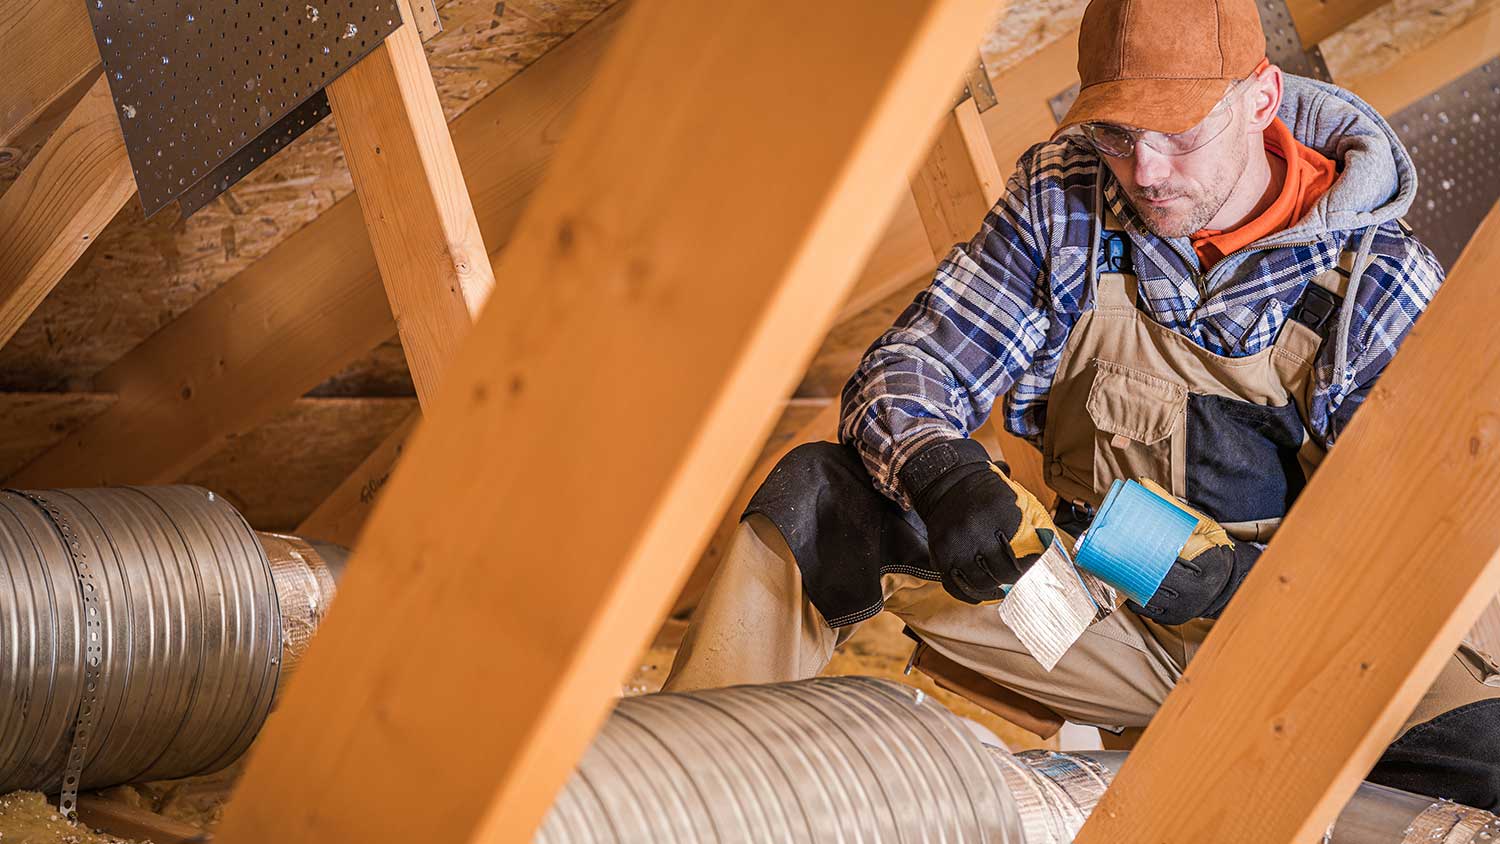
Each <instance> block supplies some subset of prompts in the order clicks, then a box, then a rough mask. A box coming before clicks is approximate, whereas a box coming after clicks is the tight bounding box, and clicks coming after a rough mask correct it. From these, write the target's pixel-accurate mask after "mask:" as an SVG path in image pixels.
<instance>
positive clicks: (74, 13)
mask: <svg viewBox="0 0 1500 844" xmlns="http://www.w3.org/2000/svg"><path fill="white" fill-rule="evenodd" d="M0 56H4V57H5V85H4V86H3V87H0V147H7V146H12V145H13V140H14V138H15V137H16V136H17V135H18V134H20V133H21V132H22V131H24V130H25V129H27V128H28V127H30V126H31V124H32V122H33V121H34V120H36V118H37V117H38V116H39V115H41V114H42V113H44V112H46V111H47V109H48V108H50V107H51V105H52V103H53V101H54V100H56V99H57V98H58V97H61V96H64V95H66V93H67V91H68V90H69V89H71V88H73V87H74V86H75V85H77V84H78V82H79V80H82V79H84V78H86V77H88V76H90V75H91V74H97V73H98V72H99V48H98V47H97V46H95V44H94V30H93V28H92V27H91V26H90V25H89V15H88V10H87V8H86V7H85V6H84V5H83V3H81V2H80V3H72V2H61V0H5V2H3V3H0Z"/></svg>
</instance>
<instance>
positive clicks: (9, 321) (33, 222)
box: [0, 75, 135, 346]
mask: <svg viewBox="0 0 1500 844" xmlns="http://www.w3.org/2000/svg"><path fill="white" fill-rule="evenodd" d="M134 195H135V177H134V176H133V175H132V173H131V169H130V159H129V157H128V156H127V155H126V154H125V141H124V138H122V137H121V136H120V122H119V118H118V117H117V116H116V115H115V106H114V102H113V101H112V100H111V99H110V97H109V85H108V84H107V83H106V82H105V80H104V77H103V76H102V75H100V76H99V78H98V79H97V80H95V81H94V83H93V85H92V86H91V87H90V88H89V89H88V92H87V93H86V94H84V96H83V99H81V100H80V101H79V102H78V105H77V106H76V107H75V108H74V109H73V111H72V113H71V114H69V115H68V116H67V118H66V119H64V120H63V122H62V125H61V126H59V127H58V129H57V131H56V132H54V133H53V134H52V137H51V138H49V139H48V140H47V144H46V146H44V147H43V148H42V151H41V152H40V153H38V154H37V156H36V158H34V159H33V160H32V162H31V164H30V165H28V166H27V168H26V170H25V172H23V173H22V174H21V178H20V179H19V180H17V181H16V183H15V184H14V185H12V186H11V188H10V190H8V191H6V192H5V194H4V196H0V346H4V345H5V343H6V342H7V341H9V340H10V338H11V337H12V336H14V335H15V333H16V331H17V330H18V329H19V328H20V327H21V324H22V323H24V322H25V321H26V318H27V317H29V316H31V313H32V311H34V310H36V307H37V305H40V304H41V303H42V300H43V299H45V298H46V297H47V294H48V293H50V292H52V288H53V287H54V286H55V285H56V284H57V282H58V281H59V280H61V279H62V277H63V275H64V274H65V273H67V271H68V269H69V268H71V267H72V266H73V263H74V262H75V261H77V260H78V258H79V257H80V256H81V255H83V252H84V250H85V249H87V248H88V246H89V244H90V243H92V242H93V240H94V238H95V237H97V236H98V235H99V232H100V231H102V230H103V229H104V227H105V225H107V224H108V223H109V221H110V220H112V219H114V216H115V214H116V213H118V212H119V210H120V209H121V208H123V207H124V206H125V203H126V202H128V201H129V200H130V197H132V196H134Z"/></svg>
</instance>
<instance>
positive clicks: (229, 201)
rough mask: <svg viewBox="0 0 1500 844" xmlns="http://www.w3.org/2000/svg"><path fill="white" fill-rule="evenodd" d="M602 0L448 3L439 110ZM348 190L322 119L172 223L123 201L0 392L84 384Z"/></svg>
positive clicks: (28, 336)
mask: <svg viewBox="0 0 1500 844" xmlns="http://www.w3.org/2000/svg"><path fill="white" fill-rule="evenodd" d="M610 5H611V2H610V0H566V2H549V1H548V0H512V2H498V3H497V2H495V0H450V2H448V3H447V4H446V5H445V6H444V7H443V10H442V16H443V19H444V25H445V29H444V31H443V33H442V34H441V35H439V36H438V37H436V38H434V39H433V40H432V41H431V42H429V43H428V45H427V48H428V56H429V62H430V63H431V65H432V71H433V77H434V80H435V81H436V84H437V86H438V91H439V94H440V97H441V99H442V101H443V105H444V110H445V111H446V112H447V113H448V114H449V116H450V118H451V117H452V116H453V115H456V114H458V113H461V112H462V111H464V110H465V109H466V108H468V106H470V105H472V104H473V103H474V102H475V101H477V100H478V99H479V98H481V97H483V96H484V95H485V94H487V93H489V92H490V91H491V90H493V89H494V88H495V87H496V86H498V85H500V84H501V83H503V82H504V81H505V80H507V79H509V78H510V77H511V76H513V75H514V74H515V73H516V72H517V71H519V70H520V69H521V68H523V67H525V66H526V65H527V64H529V63H531V62H532V61H534V60H535V59H536V58H537V57H538V56H540V55H541V54H542V53H544V52H546V51H547V50H548V49H550V48H552V47H553V46H555V45H557V44H558V43H560V42H561V41H562V40H563V39H564V38H566V37H567V36H568V35H570V34H572V33H573V32H574V31H575V30H577V29H578V28H579V27H581V26H582V25H583V24H584V23H586V22H588V21H589V20H591V19H592V18H593V17H594V16H595V15H597V14H598V13H599V12H601V11H603V10H604V9H606V8H608V7H609V6H610ZM351 190H352V186H351V183H350V181H349V175H348V171H347V169H346V168H345V166H344V163H343V155H342V153H341V151H340V150H339V145H338V139H337V136H336V135H335V132H334V127H333V125H332V121H325V122H324V123H323V124H320V125H319V126H318V127H316V128H315V129H313V130H312V131H310V132H308V133H307V134H306V135H304V136H303V137H302V138H300V139H298V140H297V141H296V142H295V143H293V144H292V145H291V146H290V147H288V148H287V149H286V150H284V151H283V152H281V153H280V154H279V155H277V156H276V157H275V158H273V159H272V160H271V161H270V162H268V163H267V164H266V166H264V167H261V168H260V169H258V170H257V171H256V172H255V173H254V174H252V175H251V176H250V177H248V178H246V179H245V180H244V181H243V182H241V183H240V184H239V185H237V186H235V187H234V188H233V189H232V190H230V191H229V192H228V193H227V194H225V195H224V196H223V197H221V198H220V199H219V200H218V201H216V202H214V203H212V204H210V205H209V206H208V207H206V208H204V209H203V210H201V211H199V212H198V213H197V214H196V215H194V216H193V217H192V218H191V219H189V220H187V221H183V220H181V219H179V218H178V216H177V213H176V211H175V209H174V210H169V211H164V212H162V213H161V214H159V215H157V216H156V217H155V218H153V219H152V220H151V221H150V222H145V221H143V220H142V219H141V213H140V206H139V203H136V202H132V203H131V204H130V205H129V206H127V208H126V210H125V211H124V212H122V213H121V214H120V216H119V217H118V218H116V220H115V221H114V222H113V223H112V224H111V225H110V226H109V227H107V228H106V229H105V231H104V233H103V234H102V235H101V236H100V237H99V239H98V241H97V242H96V244H95V246H94V247H93V248H92V249H90V250H89V252H88V253H87V254H86V255H85V256H84V259H83V260H82V261H80V262H79V264H78V266H76V267H75V268H74V269H73V271H72V272H71V273H69V274H68V276H67V277H65V278H64V279H63V280H62V282H61V283H59V285H58V286H57V289H56V290H54V291H53V293H52V295H51V296H49V297H48V298H47V300H46V301H45V302H43V303H42V305H41V307H40V308H39V309H38V310H37V312H36V313H35V314H34V315H33V316H32V318H31V319H30V320H29V321H28V322H27V323H26V324H25V325H24V326H23V327H22V328H21V330H20V332H18V333H17V334H16V336H15V338H14V339H13V340H12V341H11V342H10V343H9V344H8V345H7V346H6V347H5V348H4V349H3V350H0V389H12V390H51V389H58V388H61V387H64V386H67V385H68V384H69V383H70V381H71V382H74V383H76V382H77V381H78V380H79V379H87V378H89V377H91V376H92V375H93V374H94V373H95V372H97V371H99V370H100V369H101V368H103V367H104V366H106V365H108V364H110V363H112V362H114V361H115V360H116V359H117V358H119V357H120V356H121V355H123V354H124V353H125V352H127V351H129V350H130V349H131V348H132V347H134V346H135V345H136V344H137V343H139V342H140V341H141V340H143V339H145V338H146V337H147V336H149V335H150V334H151V333H152V332H154V331H155V330H156V329H157V328H159V327H161V326H162V325H163V324H165V323H166V322H168V321H170V320H171V319H173V318H174V317H176V316H177V315H178V314H180V313H181V312H182V311H184V310H185V309H187V308H188V307H189V306H191V305H192V304H193V303H195V302H196V301H197V300H198V299H200V298H201V297H202V296H203V295H204V294H206V293H208V292H209V291H211V290H213V289H214V288H216V287H218V286H219V285H220V284H223V283H224V282H225V281H226V280H228V279H229V278H231V277H232V276H233V275H234V274H235V273H237V272H239V271H240V270H242V269H244V268H245V267H246V266H248V265H249V264H250V263H251V262H252V261H254V260H255V259H256V258H259V257H260V256H261V255H264V254H265V253H266V252H267V251H268V250H269V249H270V248H271V247H272V246H274V245H276V244H277V243H279V242H280V241H281V240H282V239H283V238H285V237H286V236H287V235H289V234H290V233H292V232H293V231H296V230H297V229H298V228H300V227H302V226H303V225H305V224H306V223H307V222H308V221H309V220H311V219H313V218H314V217H315V216H317V215H318V214H319V213H321V212H322V211H324V210H326V209H327V208H328V207H329V206H331V205H332V204H333V203H334V202H335V201H337V200H338V199H340V198H342V197H343V196H345V195H347V194H348V193H349V192H350V191H351Z"/></svg>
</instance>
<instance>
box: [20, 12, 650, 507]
mask: <svg viewBox="0 0 1500 844" xmlns="http://www.w3.org/2000/svg"><path fill="white" fill-rule="evenodd" d="M620 16H621V15H620V12H619V11H617V10H613V9H612V10H610V11H608V12H605V13H603V14H602V15H600V16H599V18H597V19H596V20H594V21H593V22H591V23H589V24H588V25H587V26H585V27H584V28H583V29H582V30H580V31H579V32H578V33H577V34H575V35H574V36H573V37H571V38H569V39H568V40H567V41H564V42H563V43H562V44H561V45H560V46H558V47H557V48H556V49H554V50H552V51H551V52H549V53H548V54H547V55H545V56H543V57H542V58H541V59H539V60H538V61H537V62H535V63H534V64H533V65H532V66H530V67H528V68H526V70H524V71H522V72H521V73H519V74H517V75H516V77H515V78H513V79H512V80H511V81H509V82H508V83H506V84H505V85H503V86H501V87H500V88H498V89H497V90H496V91H495V92H493V93H491V94H490V95H489V96H487V97H485V98H484V99H483V100H481V101H480V102H479V103H477V104H475V105H474V106H472V107H471V108H470V109H469V110H467V111H465V112H464V113H463V114H462V115H460V116H459V117H458V118H457V119H456V120H454V121H453V124H452V126H451V127H450V128H451V131H452V133H453V142H454V147H455V149H456V150H457V153H458V158H459V161H460V162H461V163H462V164H463V167H464V173H465V177H466V182H467V184H468V188H469V192H470V196H471V197H472V199H473V203H474V209H475V212H476V214H477V216H478V218H479V222H480V227H481V236H482V237H483V239H484V242H485V243H486V244H488V245H489V246H490V248H492V249H497V250H498V249H500V248H501V247H503V246H504V245H505V243H506V241H507V240H509V237H510V233H511V230H512V229H513V228H514V226H515V222H516V219H517V217H519V215H520V213H521V209H522V208H523V207H524V206H525V203H526V200H527V198H528V197H529V195H530V192H531V190H532V188H533V187H534V186H535V184H536V183H537V181H538V180H539V179H540V173H541V170H542V167H543V166H544V164H545V162H546V161H547V159H548V157H549V156H550V154H551V151H552V148H553V147H554V146H555V144H556V143H557V139H558V138H557V136H558V124H559V123H561V122H564V121H565V120H566V119H567V116H568V115H569V114H570V113H571V110H572V107H573V104H574V102H575V101H576V99H577V97H578V96H579V94H581V92H582V91H583V89H584V88H585V86H586V85H587V83H588V81H589V79H590V78H591V77H592V74H593V70H594V63H595V62H596V61H597V58H598V56H599V54H600V53H601V52H602V51H603V49H604V45H605V44H607V43H608V40H609V37H610V35H611V34H612V33H613V32H614V29H615V28H616V26H617V25H618V22H619V19H620ZM395 333H396V326H395V323H394V322H393V321H392V319H391V310H390V306H389V305H388V303H387V299H386V294H385V291H384V290H383V289H382V287H381V282H380V277H379V271H378V269H377V265H376V259H375V254H374V251H373V250H372V249H371V247H370V241H369V238H368V236H367V235H366V233H365V226H364V221H363V219H362V217H361V212H360V209H359V207H358V201H357V200H356V199H355V198H354V197H348V198H346V199H344V200H342V201H340V202H338V203H337V204H335V205H334V206H333V207H332V208H330V209H329V210H328V211H326V212H324V213H323V214H322V215H320V216H319V217H318V218H317V219H315V220H314V221H313V222H311V223H309V224H308V225H306V226H304V227H303V228H302V229H300V230H298V231H297V232H296V233H294V234H293V235H291V236H290V237H288V238H287V239H286V240H284V241H282V242H281V243H280V244H278V245H277V246H276V247H275V248H274V249H272V250H271V251H270V252H269V253H267V254H266V255H265V256H264V257H262V258H261V259H260V260H258V261H257V262H256V263H254V264H252V265H251V266H250V267H248V268H247V269H245V270H244V271H243V272H241V273H240V274H239V275H237V276H235V277H234V278H233V279H231V280H230V281H229V282H227V283H226V284H224V285H223V286H222V287H220V288H219V289H218V290H215V291H214V292H213V293H211V294H209V295H208V296H205V297H204V298H203V300H202V301H200V302H199V303H198V304H197V305H194V306H193V307H192V308H191V309H189V310H188V311H187V312H186V313H184V314H183V315H182V316H181V317H179V318H178V319H176V320H174V321H173V322H171V323H169V324H168V325H167V326H165V327H164V328H162V329H161V330H160V331H158V332H157V333H156V334H154V335H152V336H151V337H150V338H149V339H147V340H146V341H145V342H144V343H142V344H141V345H140V346H138V347H137V348H136V349H134V350H133V351H131V352H130V353H129V354H127V355H125V356H124V357H123V358H121V359H120V360H119V361H117V362H116V363H114V364H113V365H111V366H109V367H107V368H106V369H105V370H104V371H103V372H101V373H100V374H99V376H97V377H96V379H95V383H96V385H97V386H98V388H99V389H102V390H109V391H113V392H116V393H118V394H119V401H118V402H117V403H116V404H115V406H114V407H113V408H111V409H110V411H109V412H107V413H105V414H104V415H102V416H100V417H98V418H96V419H95V420H93V421H92V422H91V423H89V424H88V425H86V426H84V427H83V428H81V429H79V430H78V431H75V432H73V433H72V434H70V435H69V437H68V438H67V439H66V440H64V441H63V442H62V443H61V444H60V445H59V446H58V447H56V448H54V449H53V450H51V451H49V452H48V453H46V454H44V455H42V456H41V457H39V458H37V460H35V461H33V462H32V463H31V464H30V465H28V466H27V467H26V468H24V469H23V470H21V472H19V473H17V474H16V475H15V476H13V477H12V478H11V479H9V480H10V481H11V482H13V483H19V484H28V485H33V486H93V485H98V484H107V483H165V482H170V481H172V480H174V479H176V478H178V477H180V476H181V475H182V473H183V472H185V471H186V470H188V469H190V468H191V467H192V466H193V465H195V464H196V463H198V462H199V461H201V460H203V459H204V458H206V457H207V456H209V455H210V454H212V453H214V452H215V451H217V450H218V449H219V448H220V447H221V446H222V445H223V443H224V442H225V441H226V440H227V439H228V438H229V437H230V436H232V435H234V434H237V433H243V432H245V431H248V430H250V429H252V428H254V427H255V426H256V425H257V424H259V423H260V422H263V421H264V420H266V419H267V418H269V417H270V416H271V415H272V414H274V413H275V412H276V411H277V410H278V409H280V408H282V407H285V406H286V405H287V404H289V403H290V402H292V401H293V400H294V399H296V398H297V397H298V396H300V395H302V394H304V393H306V392H307V391H308V390H311V389H312V388H313V387H315V386H317V384H318V383H320V382H321V381H322V380H323V379H324V378H326V377H328V376H329V375H331V374H333V373H335V372H337V371H339V369H341V368H343V367H344V366H347V365H348V364H349V363H351V362H353V361H354V360H355V359H356V358H357V357H358V356H359V355H361V354H364V353H365V352H367V351H369V350H370V349H371V348H374V347H375V346H376V345H377V344H379V343H380V342H382V341H383V340H385V339H387V338H389V337H390V336H391V335H393V334H395Z"/></svg>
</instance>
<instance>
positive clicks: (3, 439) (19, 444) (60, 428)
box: [0, 393, 115, 477]
mask: <svg viewBox="0 0 1500 844" xmlns="http://www.w3.org/2000/svg"><path fill="white" fill-rule="evenodd" d="M114 403H115V396H114V394H113V393H0V477H4V476H5V475H9V474H10V473H11V472H14V471H15V470H17V469H19V468H21V467H22V466H24V465H26V463H27V462H28V461H30V460H32V459H33V458H35V457H36V456H37V455H38V454H41V453H42V452H44V451H46V450H47V449H49V448H52V447H53V446H55V445H57V444H58V443H59V442H62V440H63V438H64V437H66V436H67V435H68V432H69V431H72V430H74V429H75V428H78V427H79V426H81V425H84V424H86V423H87V422H88V421H89V420H90V419H93V418H94V417H96V416H98V415H99V414H101V413H103V412H104V411H106V410H108V409H109V407H110V405H112V404H114Z"/></svg>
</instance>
